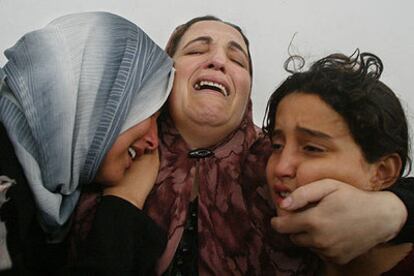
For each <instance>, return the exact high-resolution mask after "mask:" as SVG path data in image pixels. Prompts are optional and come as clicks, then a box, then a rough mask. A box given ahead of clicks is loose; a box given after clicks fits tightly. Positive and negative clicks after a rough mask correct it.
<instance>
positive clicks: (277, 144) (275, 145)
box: [272, 143, 283, 151]
mask: <svg viewBox="0 0 414 276" xmlns="http://www.w3.org/2000/svg"><path fill="white" fill-rule="evenodd" d="M282 148H283V144H279V143H273V144H272V149H273V151H280V150H281V149H282Z"/></svg>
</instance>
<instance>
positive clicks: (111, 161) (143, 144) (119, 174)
mask: <svg viewBox="0 0 414 276" xmlns="http://www.w3.org/2000/svg"><path fill="white" fill-rule="evenodd" d="M157 117H158V113H157V114H155V115H153V116H151V117H150V118H148V119H146V120H144V121H142V122H140V123H138V124H136V125H135V126H133V127H131V128H129V129H127V130H126V131H124V132H123V133H121V135H119V136H118V138H117V139H116V140H115V142H114V144H113V145H112V147H111V148H110V150H109V151H108V153H107V154H106V155H105V158H104V160H103V161H102V163H101V166H100V167H99V170H98V173H97V175H96V177H95V181H96V182H99V183H104V184H106V185H111V184H112V183H114V182H117V181H119V180H121V179H122V178H123V177H124V175H125V173H126V171H127V170H128V169H129V167H131V164H132V162H133V161H134V160H135V159H137V158H139V157H141V156H142V155H143V154H145V152H146V151H148V150H154V149H156V148H157V147H158V130H157Z"/></svg>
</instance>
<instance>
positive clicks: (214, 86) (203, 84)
mask: <svg viewBox="0 0 414 276" xmlns="http://www.w3.org/2000/svg"><path fill="white" fill-rule="evenodd" d="M194 88H195V89H196V90H202V89H210V90H214V91H217V92H219V93H221V94H223V95H224V96H225V97H227V96H228V95H229V94H228V92H227V89H226V87H224V85H222V84H220V83H217V82H212V81H199V82H197V83H196V84H195V85H194Z"/></svg>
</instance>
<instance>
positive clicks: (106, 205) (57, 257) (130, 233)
mask: <svg viewBox="0 0 414 276" xmlns="http://www.w3.org/2000/svg"><path fill="white" fill-rule="evenodd" d="M0 175H7V176H9V177H10V178H12V179H14V180H15V181H16V183H17V184H16V185H14V186H12V187H11V188H10V189H9V190H8V192H7V196H8V197H9V198H10V200H9V201H7V202H6V203H5V204H4V205H3V206H2V208H1V210H0V215H1V220H2V221H5V223H6V226H7V245H8V249H9V254H10V257H11V259H12V262H13V268H12V269H11V270H8V271H2V272H0V274H1V275H7V274H9V275H10V274H12V275H58V274H61V273H63V272H65V271H63V268H65V266H66V260H67V251H68V250H67V246H66V242H63V243H59V244H50V243H48V242H47V241H46V235H45V234H44V233H43V231H42V229H41V228H40V226H39V223H38V222H37V218H36V209H35V203H34V200H33V196H32V194H31V191H30V190H29V187H28V185H27V180H26V178H25V177H24V173H23V170H22V168H21V166H20V164H19V162H18V160H17V158H16V155H15V154H14V150H13V147H12V145H11V143H10V141H9V139H8V136H7V133H6V131H5V129H4V127H3V126H2V125H1V124H0ZM400 183H401V185H397V186H396V187H394V188H392V189H391V191H392V192H394V193H395V194H397V195H398V196H399V197H400V198H401V199H402V200H403V201H404V203H405V205H406V206H407V209H408V220H407V223H406V225H405V226H404V228H403V230H402V231H401V234H400V235H399V236H398V237H397V238H396V240H398V239H401V240H404V241H410V242H413V241H414V186H413V185H412V183H414V178H405V179H402V180H400ZM410 184H411V185H410ZM190 213H191V212H190ZM165 243H166V237H165V235H164V234H163V233H162V231H161V229H160V228H159V227H158V226H157V225H156V224H155V223H154V222H153V221H152V220H151V219H149V218H148V217H147V216H146V215H145V214H143V213H142V212H141V210H139V209H138V208H136V207H135V206H133V205H131V204H129V203H128V202H126V201H124V200H122V199H119V198H116V197H112V196H105V197H103V198H102V201H101V202H100V204H99V205H98V209H97V215H96V219H95V220H94V223H93V224H92V232H91V233H90V235H89V236H88V238H87V239H86V241H85V245H84V247H83V249H82V250H81V252H80V256H81V257H82V259H80V261H79V262H78V263H77V267H76V268H74V267H72V268H71V269H70V271H74V272H76V273H79V272H87V273H90V272H96V273H108V274H110V273H112V274H114V273H115V272H125V273H126V272H128V273H131V274H132V273H134V274H142V275H143V274H147V275H148V274H149V271H151V269H152V266H153V264H154V263H155V261H156V259H157V257H158V256H159V255H160V254H161V252H162V251H163V248H164V245H165ZM412 259H414V258H412V254H410V256H408V257H407V258H406V259H405V260H404V266H405V265H406V264H407V263H409V264H408V265H409V266H411V265H410V264H412ZM401 265H403V262H402V263H401ZM398 267H399V266H398ZM398 267H396V269H397V268H398ZM66 269H67V267H66ZM407 271H408V270H407ZM66 272H67V271H66Z"/></svg>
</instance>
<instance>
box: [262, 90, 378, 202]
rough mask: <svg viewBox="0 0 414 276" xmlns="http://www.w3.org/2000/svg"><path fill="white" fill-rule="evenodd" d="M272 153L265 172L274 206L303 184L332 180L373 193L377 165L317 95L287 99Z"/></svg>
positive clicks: (282, 105) (279, 110)
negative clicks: (369, 161)
mask: <svg viewBox="0 0 414 276" xmlns="http://www.w3.org/2000/svg"><path fill="white" fill-rule="evenodd" d="M271 140H272V147H273V152H272V155H271V156H270V158H269V161H268V163H267V168H266V174H267V181H268V185H269V188H270V193H271V196H272V199H273V201H274V202H275V203H276V205H277V204H278V203H279V202H280V201H281V200H282V199H283V198H284V197H286V196H287V195H288V194H289V193H290V192H292V191H294V190H295V189H297V188H298V187H300V186H302V185H306V184H308V183H310V182H313V181H316V180H321V179H324V178H331V179H335V180H339V181H342V182H346V183H349V184H351V185H353V186H355V187H357V188H360V189H363V190H374V189H379V188H381V187H377V186H376V176H377V173H378V171H377V165H376V163H373V164H370V163H368V162H367V161H366V160H365V158H364V156H363V153H362V151H361V149H360V147H359V146H358V145H357V144H356V142H355V141H354V139H353V137H352V135H351V133H350V130H349V128H348V126H347V124H346V122H345V121H344V119H343V118H342V117H341V115H339V114H338V113H337V112H336V111H334V110H333V109H332V108H331V107H330V106H329V105H327V104H326V103H325V102H324V101H322V100H321V99H320V98H319V97H318V96H317V95H312V94H305V93H300V92H295V93H292V94H290V95H288V96H286V97H285V98H284V99H283V100H282V101H281V102H280V103H279V106H278V108H277V112H276V121H275V128H274V131H273V137H271Z"/></svg>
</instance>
